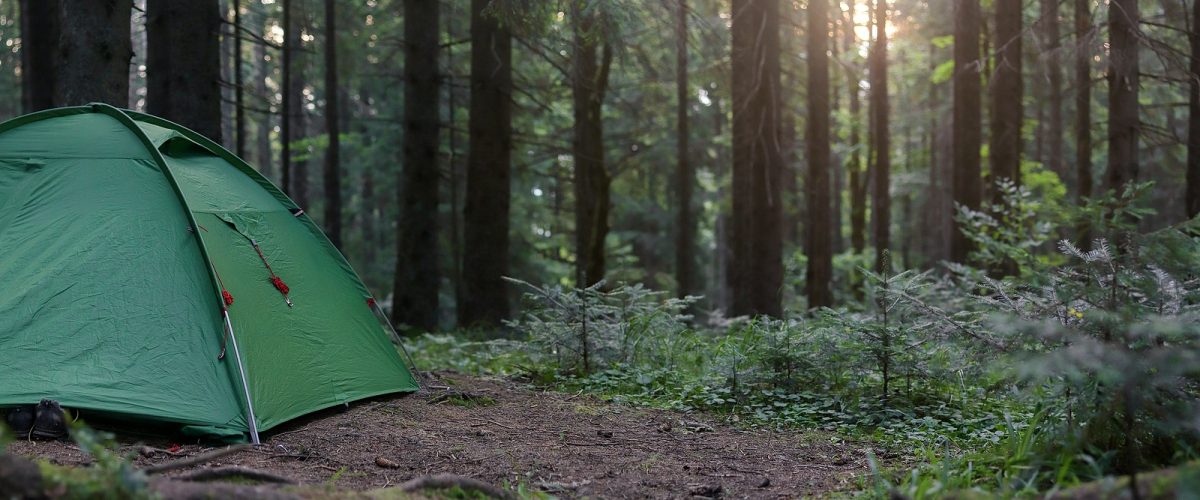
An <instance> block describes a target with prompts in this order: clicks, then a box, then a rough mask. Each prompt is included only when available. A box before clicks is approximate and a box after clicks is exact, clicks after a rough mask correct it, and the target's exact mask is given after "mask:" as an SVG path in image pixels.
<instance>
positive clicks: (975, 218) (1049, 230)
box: [954, 174, 1061, 272]
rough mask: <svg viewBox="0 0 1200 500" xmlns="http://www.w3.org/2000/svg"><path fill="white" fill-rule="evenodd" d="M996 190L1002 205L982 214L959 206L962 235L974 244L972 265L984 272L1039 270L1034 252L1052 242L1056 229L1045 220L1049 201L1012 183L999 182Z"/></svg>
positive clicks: (957, 216)
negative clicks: (1014, 268)
mask: <svg viewBox="0 0 1200 500" xmlns="http://www.w3.org/2000/svg"><path fill="white" fill-rule="evenodd" d="M1050 175H1053V174H1050ZM1060 187H1061V186H1060ZM995 189H996V190H998V191H999V193H1000V201H998V202H994V203H987V204H985V205H984V207H983V208H982V209H980V210H972V209H970V208H968V207H964V206H959V207H958V211H957V214H955V217H954V219H955V221H956V222H958V225H959V227H960V228H961V229H962V232H963V234H964V235H965V236H966V237H967V239H969V240H971V241H972V242H973V243H974V244H975V249H974V250H973V251H972V252H971V256H970V258H971V261H972V262H975V263H977V264H978V265H980V266H981V267H983V268H985V269H1003V268H1005V267H1008V266H1011V265H1015V266H1017V269H1018V270H1020V271H1023V272H1031V271H1034V270H1037V269H1039V268H1040V267H1041V266H1040V262H1039V261H1038V258H1037V256H1036V255H1035V254H1034V250H1036V249H1037V248H1038V247H1040V246H1042V245H1043V244H1045V243H1046V242H1047V241H1049V239H1050V238H1051V236H1052V234H1053V231H1054V228H1055V225H1054V224H1053V223H1052V222H1051V221H1050V220H1048V219H1047V218H1045V217H1044V216H1045V215H1046V211H1045V210H1044V204H1045V203H1046V200H1047V198H1044V197H1040V196H1037V195H1035V194H1034V192H1033V191H1032V190H1030V189H1029V188H1027V187H1025V186H1018V185H1016V184H1014V183H1013V182H1012V181H1011V180H1009V179H1000V181H999V182H998V183H997V185H996V186H995ZM1059 196H1061V193H1060V194H1059Z"/></svg>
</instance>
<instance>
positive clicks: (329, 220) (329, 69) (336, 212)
mask: <svg viewBox="0 0 1200 500" xmlns="http://www.w3.org/2000/svg"><path fill="white" fill-rule="evenodd" d="M338 96H339V90H338V65H337V11H336V10H335V8H334V0H325V134H326V135H327V136H328V137H329V146H328V147H327V148H326V149H325V235H326V236H328V237H329V241H330V242H332V243H333V246H335V247H338V248H339V249H340V248H342V172H341V169H342V164H341V158H340V156H339V155H340V154H341V151H340V150H341V138H340V137H339V135H340V134H341V128H340V127H339V123H338V119H339V118H341V116H340V114H339V112H338V106H339V103H338Z"/></svg>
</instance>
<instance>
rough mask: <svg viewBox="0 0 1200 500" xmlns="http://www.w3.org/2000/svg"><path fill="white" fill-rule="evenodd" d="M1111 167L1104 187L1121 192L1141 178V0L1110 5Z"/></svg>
mask: <svg viewBox="0 0 1200 500" xmlns="http://www.w3.org/2000/svg"><path fill="white" fill-rule="evenodd" d="M1108 36H1109V47H1110V49H1109V65H1108V66H1109V70H1108V171H1107V172H1106V173H1105V179H1104V188H1105V189H1106V190H1110V191H1113V192H1116V193H1117V194H1120V191H1121V190H1122V189H1123V188H1124V187H1125V185H1126V184H1127V183H1130V182H1136V181H1137V178H1138V150H1137V144H1138V130H1139V127H1138V119H1139V117H1138V49H1137V45H1138V2H1137V0H1112V1H1111V2H1110V3H1109V6H1108Z"/></svg>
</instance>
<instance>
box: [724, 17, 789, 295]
mask: <svg viewBox="0 0 1200 500" xmlns="http://www.w3.org/2000/svg"><path fill="white" fill-rule="evenodd" d="M732 12H733V20H732V29H731V34H732V38H733V44H732V45H733V46H732V58H733V84H732V91H733V218H732V221H731V222H732V225H733V227H732V230H733V231H732V232H733V238H732V240H731V241H732V243H733V248H732V250H733V259H732V262H731V264H732V269H730V272H731V276H730V280H731V282H732V285H733V290H732V292H733V307H732V313H733V315H735V316H741V315H756V314H766V315H772V316H780V315H781V314H782V309H783V307H782V304H781V297H780V291H781V289H782V287H783V255H782V254H783V248H782V247H783V240H782V232H781V228H782V225H781V222H782V221H781V219H782V201H781V198H780V194H781V193H780V185H781V182H780V180H781V179H780V176H781V173H782V168H781V165H782V156H781V151H780V149H779V144H778V142H777V141H778V138H779V128H780V116H779V111H780V108H781V104H782V103H781V102H780V98H779V97H780V88H779V87H780V80H779V79H780V69H779V2H778V1H777V0H757V1H755V0H734V1H733V10H732Z"/></svg>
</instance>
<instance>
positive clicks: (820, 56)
mask: <svg viewBox="0 0 1200 500" xmlns="http://www.w3.org/2000/svg"><path fill="white" fill-rule="evenodd" d="M807 17H808V30H807V33H806V35H807V36H808V119H807V120H806V122H807V124H808V127H807V128H808V130H807V134H806V139H807V141H808V145H807V149H808V151H807V153H808V179H807V180H806V182H805V183H804V187H805V190H806V196H807V198H808V224H806V225H805V227H807V228H808V234H807V235H806V236H805V238H804V241H805V243H807V245H806V246H807V248H806V249H805V251H806V253H807V254H808V272H807V276H806V277H805V285H806V288H807V293H808V307H809V308H817V307H829V306H832V305H833V289H832V288H831V286H830V282H831V281H833V246H832V244H831V241H830V239H831V238H832V232H833V231H832V229H831V228H830V220H829V219H830V213H829V202H830V200H829V194H830V192H829V156H830V151H829V149H830V148H829V114H830V111H829V53H828V50H829V29H828V27H829V1H828V0H811V1H810V2H809V3H808V16H807Z"/></svg>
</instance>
